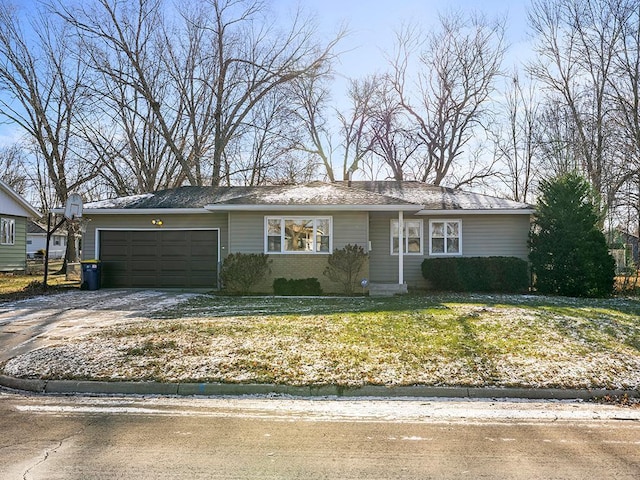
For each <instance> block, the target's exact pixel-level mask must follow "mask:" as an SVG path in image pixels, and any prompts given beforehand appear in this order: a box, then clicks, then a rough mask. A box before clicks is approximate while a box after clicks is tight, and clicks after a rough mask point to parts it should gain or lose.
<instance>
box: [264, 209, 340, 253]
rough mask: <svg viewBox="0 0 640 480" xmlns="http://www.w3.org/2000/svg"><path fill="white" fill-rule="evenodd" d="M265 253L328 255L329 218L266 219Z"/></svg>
mask: <svg viewBox="0 0 640 480" xmlns="http://www.w3.org/2000/svg"><path fill="white" fill-rule="evenodd" d="M265 251H266V252H267V253H330V252H331V218H330V217H266V218H265Z"/></svg>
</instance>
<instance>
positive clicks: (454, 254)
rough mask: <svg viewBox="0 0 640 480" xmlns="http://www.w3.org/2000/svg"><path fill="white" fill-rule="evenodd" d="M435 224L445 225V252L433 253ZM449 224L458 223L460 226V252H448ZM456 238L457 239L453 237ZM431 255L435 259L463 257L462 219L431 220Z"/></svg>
mask: <svg viewBox="0 0 640 480" xmlns="http://www.w3.org/2000/svg"><path fill="white" fill-rule="evenodd" d="M434 223H444V250H445V251H444V252H434V251H433V224H434ZM448 223H457V224H458V237H457V238H458V251H457V252H447V251H446V250H447V240H448V238H449V237H448V236H447V224H448ZM451 238H456V237H451ZM429 255H430V256H434V257H459V256H461V255H462V220H461V219H451V218H443V219H436V218H434V219H431V220H429Z"/></svg>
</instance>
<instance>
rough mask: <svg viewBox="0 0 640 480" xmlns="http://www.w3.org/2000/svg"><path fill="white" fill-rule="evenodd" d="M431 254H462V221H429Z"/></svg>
mask: <svg viewBox="0 0 640 480" xmlns="http://www.w3.org/2000/svg"><path fill="white" fill-rule="evenodd" d="M429 254H430V255H461V254H462V221H461V220H431V221H429Z"/></svg>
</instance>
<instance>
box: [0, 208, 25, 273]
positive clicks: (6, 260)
mask: <svg viewBox="0 0 640 480" xmlns="http://www.w3.org/2000/svg"><path fill="white" fill-rule="evenodd" d="M0 216H1V217H3V218H12V219H14V220H15V225H16V238H15V243H14V244H13V245H0V272H13V271H18V270H25V269H26V266H27V263H26V262H27V219H26V218H24V217H15V216H12V215H0Z"/></svg>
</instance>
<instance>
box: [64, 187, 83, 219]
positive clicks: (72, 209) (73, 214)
mask: <svg viewBox="0 0 640 480" xmlns="http://www.w3.org/2000/svg"><path fill="white" fill-rule="evenodd" d="M64 216H65V218H66V219H67V220H73V219H76V218H82V197H81V196H80V194H78V193H72V194H70V195H69V197H68V198H67V203H66V205H65V207H64Z"/></svg>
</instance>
